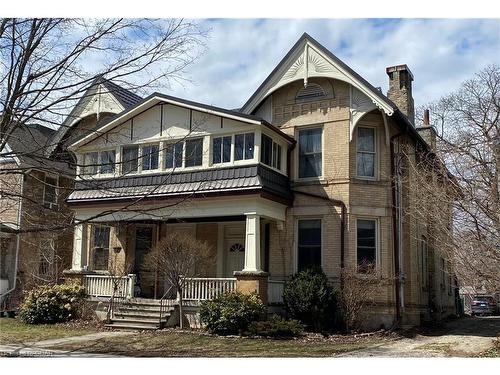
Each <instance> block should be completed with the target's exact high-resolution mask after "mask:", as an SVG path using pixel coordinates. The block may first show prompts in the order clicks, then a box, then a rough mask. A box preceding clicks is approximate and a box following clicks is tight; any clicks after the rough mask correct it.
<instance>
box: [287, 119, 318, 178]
mask: <svg viewBox="0 0 500 375" xmlns="http://www.w3.org/2000/svg"><path fill="white" fill-rule="evenodd" d="M324 125H325V124H312V125H306V126H297V127H295V139H296V140H297V147H295V168H294V174H295V180H296V181H300V182H308V181H323V180H324V179H325V126H324ZM308 129H321V176H316V177H299V170H300V166H299V163H300V151H299V148H300V145H299V142H300V139H299V136H300V131H301V130H308Z"/></svg>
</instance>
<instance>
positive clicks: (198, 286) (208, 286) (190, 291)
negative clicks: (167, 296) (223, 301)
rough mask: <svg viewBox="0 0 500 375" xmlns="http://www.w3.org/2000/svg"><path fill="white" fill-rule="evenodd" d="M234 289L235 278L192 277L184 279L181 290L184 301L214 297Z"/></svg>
mask: <svg viewBox="0 0 500 375" xmlns="http://www.w3.org/2000/svg"><path fill="white" fill-rule="evenodd" d="M235 290H236V279H235V278H192V279H186V281H185V284H184V288H183V290H182V299H183V300H184V301H189V300H193V301H201V300H207V299H214V298H215V297H217V296H218V295H219V294H221V293H229V292H233V291H235Z"/></svg>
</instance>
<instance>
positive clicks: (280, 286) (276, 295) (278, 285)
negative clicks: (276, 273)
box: [267, 280, 285, 304]
mask: <svg viewBox="0 0 500 375" xmlns="http://www.w3.org/2000/svg"><path fill="white" fill-rule="evenodd" d="M284 290H285V282H284V281H278V280H268V282H267V302H268V303H270V304H278V303H283V291H284Z"/></svg>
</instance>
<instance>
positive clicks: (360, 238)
mask: <svg viewBox="0 0 500 375" xmlns="http://www.w3.org/2000/svg"><path fill="white" fill-rule="evenodd" d="M356 244H357V249H356V252H357V263H358V271H359V272H367V271H369V270H371V269H374V268H375V265H376V261H377V220H373V219H358V220H357V225H356Z"/></svg>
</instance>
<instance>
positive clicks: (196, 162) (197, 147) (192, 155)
mask: <svg viewBox="0 0 500 375" xmlns="http://www.w3.org/2000/svg"><path fill="white" fill-rule="evenodd" d="M202 163H203V138H198V139H188V140H186V167H196V166H200V165H201V164H202Z"/></svg>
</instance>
